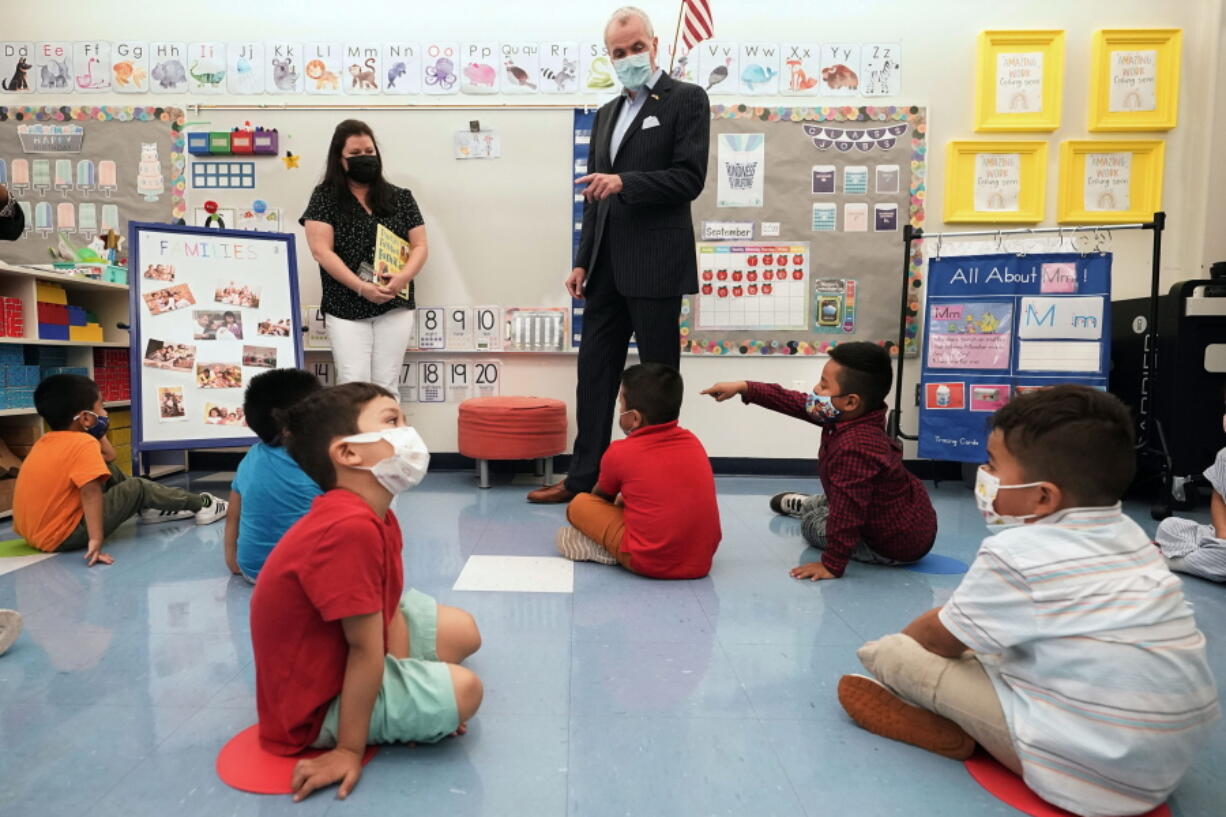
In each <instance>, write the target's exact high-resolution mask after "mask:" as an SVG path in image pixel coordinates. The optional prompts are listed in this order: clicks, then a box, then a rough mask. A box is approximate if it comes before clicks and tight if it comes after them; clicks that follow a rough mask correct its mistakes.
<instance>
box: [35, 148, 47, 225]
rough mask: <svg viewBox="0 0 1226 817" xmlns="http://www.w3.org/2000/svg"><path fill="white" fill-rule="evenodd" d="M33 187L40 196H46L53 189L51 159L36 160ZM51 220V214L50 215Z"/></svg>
mask: <svg viewBox="0 0 1226 817" xmlns="http://www.w3.org/2000/svg"><path fill="white" fill-rule="evenodd" d="M33 185H34V190H35V192H37V193H38V195H40V196H45V195H46V194H47V191H48V190H50V189H51V160H50V159H35V160H34V178H33ZM48 218H50V214H48Z"/></svg>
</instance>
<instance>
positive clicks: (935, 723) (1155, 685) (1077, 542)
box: [839, 385, 1220, 817]
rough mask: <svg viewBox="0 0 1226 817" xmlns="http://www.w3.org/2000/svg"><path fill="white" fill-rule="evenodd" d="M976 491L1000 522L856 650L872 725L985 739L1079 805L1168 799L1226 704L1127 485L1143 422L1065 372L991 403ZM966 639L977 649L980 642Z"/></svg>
mask: <svg viewBox="0 0 1226 817" xmlns="http://www.w3.org/2000/svg"><path fill="white" fill-rule="evenodd" d="M988 456H989V459H988V463H987V465H984V466H983V467H981V468H980V471H979V478H978V481H977V483H976V488H975V494H976V496H975V499H976V502H977V503H978V505H979V508H980V510H981V511H982V512H983V514H984V517H985V519H986V520H987V522H988V526H989V528H991V529H993V532H994V534H995V535H993V536H990V537H988V538H987V539H985V540H984V542H983V544H982V545H981V546H980V549H979V553H978V555H977V557H976V559H975V562H974V564H973V565H972V566H971V568H970V570H969V571H968V572H967V574H966V576H965V578H964V579H963V580H962V583H961V584H960V585H959V586H958V588H957V589H956V590H955V591H954V593H953V595H952V596H951V597H950V599H949V601H948V602H946V604H945V605H944V606H943V607H939V608H937V609H935V610H930V611H929V612H927V613H925V614H923V615H922V616H920V617H919V618H917V619H916V620H915V621H913V622H911V624H909V625H908V626H907V627H906V629H904V630H903V631H902V633H899V634H896V635H889V636H886V637H884V638H882V639H879V640H877V641H872V642H869V643H868V644H865V645H864V646H863V647H861V648H860V650H859V652H858V655H859V657H860V660H861V662H862V663H863V664H864V666H865V668H866V669H868V671H869V672H870V673H872V674H873V676H874V677H875V680H874V678H866V677H863V676H857V675H848V676H844V677H843V679H842V680H841V681H840V683H839V700H840V702H841V703H842V704H843V708H844V709H846V710H847V712H848V714H849V715H851V717H852V719H853V720H855V722H856V723H858V724H859V725H860V726H862V727H864V728H865V729H868V730H869V731H871V732H875V733H877V734H879V735H883V736H885V737H890V738H894V739H895V740H902V741H906V742H908V743H912V744H914V745H916V746H920V747H921V748H924V749H928V750H930V751H934V752H939V753H941V754H944V755H947V756H949V757H954V758H965V757H967V756H969V755H970V753H971V752H972V751H973V750H974V748H975V743H976V742H978V743H979V744H981V745H982V746H983V748H984V749H986V750H987V751H988V752H989V753H991V754H992V755H993V756H994V757H995V758H996V759H997V760H999V761H1000V762H1001V763H1002V764H1004V765H1005V766H1007V767H1009V768H1010V769H1012V770H1013V771H1014V772H1016V773H1018V774H1020V775H1022V776H1023V777H1024V778H1025V780H1026V783H1027V784H1028V785H1029V786H1030V787H1031V788H1032V789H1033V790H1034V791H1035V792H1036V793H1037V794H1039V795H1040V796H1041V797H1043V798H1045V799H1046V800H1048V801H1049V802H1051V803H1054V804H1055V805H1058V806H1061V807H1063V808H1065V809H1068V810H1069V811H1072V812H1074V813H1075V814H1080V815H1086V817H1098V816H1099V815H1128V814H1141V813H1144V812H1146V811H1149V810H1150V809H1152V808H1153V807H1154V806H1156V805H1158V804H1159V803H1161V802H1163V801H1164V800H1165V799H1166V798H1167V797H1168V796H1169V795H1170V793H1171V792H1172V791H1173V790H1174V788H1175V787H1176V785H1178V783H1179V780H1180V778H1182V777H1183V775H1184V773H1185V772H1186V771H1187V770H1188V768H1189V767H1190V766H1191V765H1192V762H1193V761H1194V760H1195V759H1196V758H1197V757H1198V756H1199V755H1200V753H1201V750H1202V749H1203V747H1204V745H1205V741H1206V740H1207V738H1208V736H1209V730H1210V726H1211V725H1212V724H1213V723H1214V721H1216V720H1217V719H1218V717H1219V715H1220V712H1219V706H1218V699H1217V689H1216V687H1215V684H1214V680H1213V674H1212V672H1211V671H1210V669H1209V666H1208V663H1207V661H1206V657H1205V638H1204V635H1203V634H1202V633H1201V632H1200V631H1199V630H1198V629H1197V628H1196V622H1195V621H1194V620H1193V618H1192V609H1191V607H1190V606H1189V605H1188V603H1187V601H1186V600H1185V599H1184V597H1183V591H1182V589H1181V584H1180V581H1179V579H1178V578H1177V577H1175V576H1174V575H1173V574H1172V573H1171V572H1170V570H1169V569H1168V568H1167V566H1166V563H1165V562H1164V561H1163V559H1162V555H1161V554H1160V553H1159V552H1158V549H1157V548H1155V547H1154V546H1153V544H1152V543H1151V542H1150V540H1149V537H1148V536H1146V535H1145V533H1144V531H1142V530H1141V528H1140V527H1139V526H1138V525H1137V524H1136V523H1135V522H1133V521H1132V520H1131V519H1129V518H1128V517H1126V516H1124V514H1123V513H1122V511H1121V507H1120V503H1119V498H1120V496H1121V495H1122V494H1123V493H1124V490H1125V489H1126V488H1127V487H1128V484H1129V483H1130V482H1131V480H1132V477H1133V473H1134V470H1135V455H1134V451H1133V432H1132V420H1131V418H1130V417H1129V415H1128V410H1127V409H1126V408H1125V407H1124V405H1123V404H1122V403H1120V402H1119V400H1117V399H1116V398H1115V397H1112V396H1111V395H1109V394H1107V393H1105V392H1101V391H1097V390H1095V389H1091V388H1088V387H1085V386H1074V385H1062V386H1055V387H1052V388H1049V389H1043V390H1040V391H1036V392H1032V393H1030V394H1026V395H1022V396H1020V397H1018V398H1016V399H1015V400H1013V402H1011V403H1009V404H1008V405H1006V406H1005V407H1004V408H1002V409H1001V410H1000V411H998V412H997V413H996V415H995V416H994V417H993V418H992V432H991V434H990V436H989V438H988ZM968 650H969V651H968Z"/></svg>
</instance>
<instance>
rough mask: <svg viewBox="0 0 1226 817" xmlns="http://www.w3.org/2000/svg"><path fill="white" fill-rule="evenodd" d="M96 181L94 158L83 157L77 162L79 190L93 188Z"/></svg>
mask: <svg viewBox="0 0 1226 817" xmlns="http://www.w3.org/2000/svg"><path fill="white" fill-rule="evenodd" d="M95 183H96V177H95V176H94V160H93V159H82V160H81V161H79V162H77V189H78V190H86V191H89V190H93V189H94V184H95Z"/></svg>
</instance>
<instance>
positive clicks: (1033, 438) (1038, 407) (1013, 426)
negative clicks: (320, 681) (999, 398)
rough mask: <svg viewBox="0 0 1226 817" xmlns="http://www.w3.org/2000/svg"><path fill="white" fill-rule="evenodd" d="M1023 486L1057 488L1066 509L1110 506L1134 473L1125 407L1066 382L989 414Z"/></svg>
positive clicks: (1100, 393)
mask: <svg viewBox="0 0 1226 817" xmlns="http://www.w3.org/2000/svg"><path fill="white" fill-rule="evenodd" d="M990 427H991V428H992V429H993V430H999V431H1000V432H1001V434H1003V435H1004V443H1005V448H1007V449H1009V453H1011V454H1012V455H1013V456H1014V457H1016V458H1017V461H1018V463H1019V464H1020V465H1021V467H1022V472H1023V474H1024V475H1025V478H1026V481H1027V482H1051V483H1054V484H1056V485H1058V486H1060V490H1061V491H1063V492H1064V494H1065V496H1066V497H1067V498H1068V502H1069V504H1070V505H1071V506H1091V507H1098V506H1103V505H1114V504H1115V503H1116V502H1118V501H1119V499H1120V497H1121V496H1123V495H1124V491H1126V490H1127V489H1128V486H1129V484H1131V483H1132V478H1133V476H1134V475H1135V474H1136V469H1137V459H1136V452H1135V450H1134V440H1135V436H1134V429H1133V423H1132V417H1131V415H1130V414H1129V413H1128V408H1127V407H1126V406H1125V405H1124V404H1123V403H1122V402H1120V400H1119V398H1118V397H1116V396H1115V395H1113V394H1108V393H1107V392H1105V391H1099V390H1098V389H1094V388H1091V387H1089V386H1080V385H1076V384H1072V383H1066V384H1061V385H1059V386H1051V387H1049V388H1044V389H1037V390H1035V391H1032V392H1027V393H1026V394H1023V395H1020V396H1018V397H1015V398H1014V399H1013V400H1012V401H1011V402H1009V403H1007V404H1006V405H1005V406H1004V408H1002V409H1000V410H999V411H997V412H996V414H994V415H993V416H992V420H991V425H990Z"/></svg>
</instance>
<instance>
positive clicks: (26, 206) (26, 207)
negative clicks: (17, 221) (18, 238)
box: [17, 201, 34, 235]
mask: <svg viewBox="0 0 1226 817" xmlns="http://www.w3.org/2000/svg"><path fill="white" fill-rule="evenodd" d="M17 206H18V207H20V208H21V212H23V213H25V214H26V228H25V229H24V230H22V231H21V234H22V235H29V234H30V231H31V230H33V229H34V205H32V204H30V202H28V201H19V202H17Z"/></svg>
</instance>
